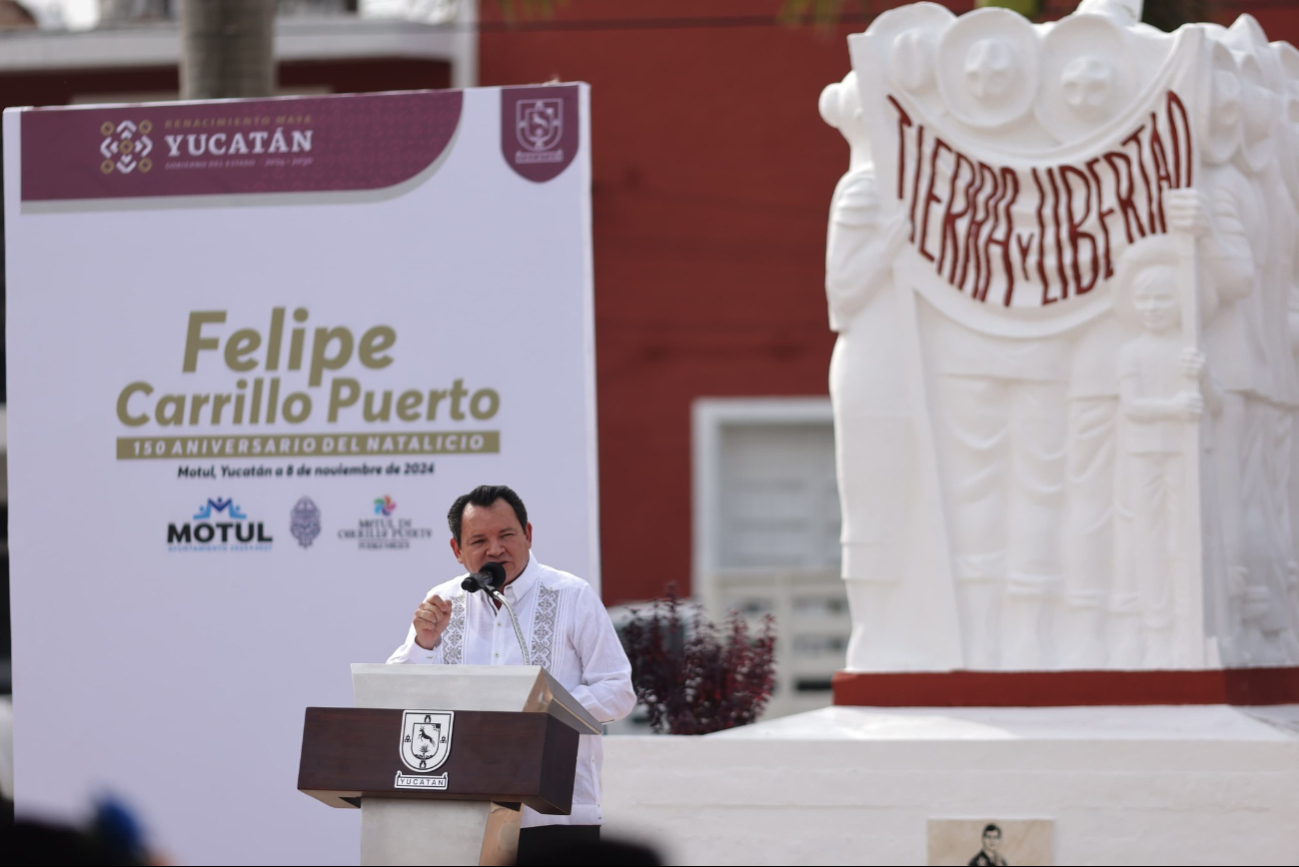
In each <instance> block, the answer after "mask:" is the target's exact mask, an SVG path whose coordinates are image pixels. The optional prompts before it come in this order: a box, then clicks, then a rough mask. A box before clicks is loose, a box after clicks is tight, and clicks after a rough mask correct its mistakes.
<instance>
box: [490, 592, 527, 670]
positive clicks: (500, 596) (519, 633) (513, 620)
mask: <svg viewBox="0 0 1299 867" xmlns="http://www.w3.org/2000/svg"><path fill="white" fill-rule="evenodd" d="M483 589H484V590H486V591H487V592H488V593H490V594H491V595H492V598H493V599H495V600H496V601H497V602H499V603H501V604H502V605H504V606H505V610H506V611H507V612H508V613H509V615H510V624H511V625H512V626H513V627H514V637H515V638H517V639H518V640H519V653H521V654H523V664H524V665H532V661H531V658H530V657H529V656H528V648H527V646H526V645H525V644H524V641H523V630H522V629H520V628H519V618H517V617H515V616H514V607H513V606H512V605H510V603H509V601H508V600H507V599H506V598H505V594H504V593H502V592H500V591H499V590H493V589H492V588H490V587H484V588H483Z"/></svg>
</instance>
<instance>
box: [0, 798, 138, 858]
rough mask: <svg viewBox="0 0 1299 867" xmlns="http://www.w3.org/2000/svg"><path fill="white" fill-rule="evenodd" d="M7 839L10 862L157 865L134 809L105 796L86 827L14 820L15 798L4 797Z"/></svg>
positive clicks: (6, 847) (4, 821)
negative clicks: (13, 799) (11, 799)
mask: <svg viewBox="0 0 1299 867" xmlns="http://www.w3.org/2000/svg"><path fill="white" fill-rule="evenodd" d="M0 822H3V827H4V831H3V838H2V839H3V840H4V853H5V862H6V863H8V864H31V865H46V864H50V865H54V864H60V865H61V864H67V865H79V864H105V865H107V864H116V865H136V864H159V863H162V862H161V861H159V860H158V859H157V858H155V857H152V856H151V855H150V854H149V852H148V849H147V847H146V845H145V840H144V832H143V829H142V828H141V826H140V823H139V822H138V821H137V820H136V818H135V816H134V814H133V813H131V811H130V810H128V809H127V808H126V807H125V806H124V805H123V804H122V803H120V802H119V801H116V800H114V799H112V798H105V799H103V800H101V801H100V802H99V803H98V805H97V806H96V808H95V815H94V818H93V819H92V820H91V822H90V824H89V826H88V827H87V828H78V827H75V826H73V825H59V824H53V823H47V822H42V821H35V820H31V819H19V820H17V821H15V819H14V811H13V803H12V802H10V801H5V802H4V810H3V816H0Z"/></svg>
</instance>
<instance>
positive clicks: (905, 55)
mask: <svg viewBox="0 0 1299 867" xmlns="http://www.w3.org/2000/svg"><path fill="white" fill-rule="evenodd" d="M955 20H956V16H955V15H953V14H952V12H951V10H950V9H948V8H947V7H946V6H940V5H938V4H937V3H928V2H921V3H909V4H907V5H905V6H899V7H897V8H895V9H889V10H887V11H885V12H881V13H880V14H879V15H877V16H876V17H875V20H874V21H872V22H871V26H870V27H868V28H867V29H866V34H865V35H866V36H868V37H869V38H870V40H871V41H872V42H874V44H875V50H876V51H877V52H879V53H880V54H884V55H887V58H888V59H887V69H888V74H889V80H890V81H891V82H892V83H893V84H894V85H895V86H897V87H900V88H902V89H903V90H905V91H908V92H910V93H912V94H920V93H921V92H923V91H927V90H928V89H929V88H930V87H931V86H932V85H933V83H934V71H935V60H936V57H937V53H938V51H937V46H938V35H939V34H940V33H942V32H943V31H944V30H945V29H947V27H948V26H949V25H951V23H952V22H953V21H955Z"/></svg>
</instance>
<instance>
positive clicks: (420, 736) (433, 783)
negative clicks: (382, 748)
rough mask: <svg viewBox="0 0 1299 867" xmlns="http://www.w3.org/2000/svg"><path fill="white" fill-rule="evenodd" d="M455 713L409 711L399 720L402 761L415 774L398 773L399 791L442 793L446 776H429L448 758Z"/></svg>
mask: <svg viewBox="0 0 1299 867" xmlns="http://www.w3.org/2000/svg"><path fill="white" fill-rule="evenodd" d="M454 722H455V711H450V710H408V711H406V712H405V713H403V714H402V718H401V743H400V746H399V749H400V752H401V761H402V764H404V765H405V766H406V767H408V768H410V769H411V770H412V771H415V774H403V773H402V772H401V771H398V772H397V781H396V783H395V784H394V786H395V788H398V789H445V788H446V787H447V775H446V774H445V773H443V774H439V775H437V776H432V772H433V771H436V770H437V769H438V768H440V767H442V765H443V763H444V762H446V760H447V759H448V758H449V757H450V756H451V726H452V723H454Z"/></svg>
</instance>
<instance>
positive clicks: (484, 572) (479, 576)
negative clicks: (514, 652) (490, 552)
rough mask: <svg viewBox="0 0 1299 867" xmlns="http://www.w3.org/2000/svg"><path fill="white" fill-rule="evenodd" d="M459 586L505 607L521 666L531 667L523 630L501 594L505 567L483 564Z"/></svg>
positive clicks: (490, 563)
mask: <svg viewBox="0 0 1299 867" xmlns="http://www.w3.org/2000/svg"><path fill="white" fill-rule="evenodd" d="M460 586H461V587H463V588H464V589H465V590H467V591H468V592H470V593H477V592H478V591H479V590H481V591H483V592H484V593H486V594H487V595H488V596H490V597H492V598H493V599H495V600H496V601H497V602H499V603H501V604H502V605H504V606H505V610H506V612H507V613H508V614H509V615H510V624H511V625H513V626H514V637H515V638H516V639H518V642H519V653H520V654H521V655H522V656H523V664H524V665H532V662H531V658H530V657H529V656H528V645H527V642H525V641H524V640H523V630H522V629H520V628H519V618H517V617H515V616H514V607H513V606H511V605H510V602H509V600H508V599H506V598H505V594H504V593H502V592H501V588H502V587H504V586H505V567H504V566H502V565H501V564H500V563H492V562H488V563H484V564H483V565H482V568H480V569H479V570H478V571H477V572H470V573H469V574H468V575H466V576H465V580H463V581H461V582H460Z"/></svg>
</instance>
